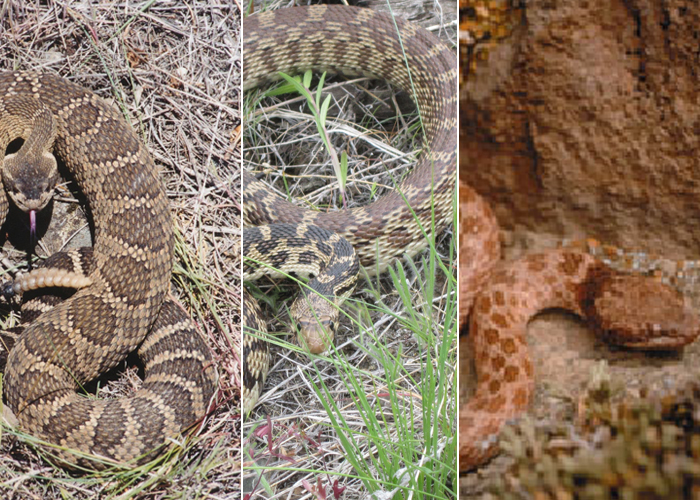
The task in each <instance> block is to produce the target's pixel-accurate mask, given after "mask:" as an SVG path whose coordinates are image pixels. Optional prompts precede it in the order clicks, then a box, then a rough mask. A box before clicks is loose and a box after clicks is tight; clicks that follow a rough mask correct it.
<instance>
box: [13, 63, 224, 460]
mask: <svg viewBox="0 0 700 500" xmlns="http://www.w3.org/2000/svg"><path fill="white" fill-rule="evenodd" d="M51 122H53V123H52V124H51ZM47 124H48V125H47ZM17 138H21V139H23V141H24V143H23V145H22V146H21V148H20V150H19V152H18V153H17V154H16V155H13V157H9V158H8V157H6V158H5V160H4V163H3V170H2V180H3V184H4V188H5V189H4V190H3V191H2V192H3V193H4V191H5V190H7V192H8V194H9V195H10V197H11V198H12V199H13V200H14V201H15V203H16V204H17V205H18V206H20V208H25V209H26V208H37V204H36V203H35V202H34V201H32V200H31V198H38V197H39V196H40V195H39V194H38V193H40V192H42V191H46V190H48V192H49V197H50V192H51V190H52V189H53V186H52V182H55V179H56V178H57V173H56V171H55V170H52V169H51V168H50V167H40V166H36V165H39V164H42V163H41V161H38V162H37V163H32V162H31V160H32V158H31V157H32V156H35V157H38V158H39V160H41V159H42V158H43V159H46V158H49V159H50V158H51V157H52V155H55V156H57V157H59V158H60V159H61V160H62V161H63V163H64V164H65V166H66V168H67V170H68V171H69V172H70V174H71V175H72V176H73V177H74V179H75V180H76V182H77V184H78V186H79V188H80V189H81V190H82V192H83V193H84V194H85V197H86V199H87V200H88V204H89V207H90V212H91V214H92V218H93V221H94V227H95V231H94V247H93V249H92V252H91V264H90V268H89V269H87V270H86V271H85V272H86V273H87V274H88V278H89V282H90V283H91V284H90V285H89V286H85V287H84V288H81V289H80V290H78V291H77V292H76V293H75V294H74V295H73V296H72V297H71V298H69V299H67V300H66V301H64V302H62V303H60V304H58V305H57V306H56V307H54V308H53V309H51V310H49V311H47V312H45V313H44V314H42V315H41V316H40V317H39V318H38V319H36V320H35V321H33V322H32V323H31V324H29V325H28V326H27V327H26V328H25V329H24V331H23V333H22V334H21V335H20V336H19V337H18V338H17V340H16V342H15V345H14V347H13V348H12V349H11V350H10V352H9V355H8V359H7V367H6V372H5V378H4V394H5V396H6V400H7V403H8V405H9V406H10V408H11V409H12V410H13V411H14V413H15V415H16V416H17V418H18V420H19V423H20V426H21V427H22V429H24V430H25V431H28V432H29V433H31V434H33V435H35V436H37V437H39V438H41V439H44V440H46V441H49V442H51V443H55V444H57V445H60V446H62V447H66V448H69V449H72V450H78V451H79V452H82V453H84V454H88V455H91V456H97V457H100V458H101V459H104V460H107V461H109V462H118V463H123V462H127V461H132V463H135V462H143V461H145V460H147V459H150V458H152V457H153V456H154V454H155V453H154V452H157V450H159V449H161V448H162V445H163V444H164V442H165V441H166V439H167V438H168V437H170V436H176V435H178V434H179V433H180V432H182V431H183V430H185V429H186V428H187V427H189V426H191V425H193V424H194V423H196V422H197V421H198V420H200V419H201V418H202V417H203V416H204V415H205V413H206V410H207V408H208V405H209V402H210V399H211V398H212V395H213V393H214V389H215V386H216V383H215V380H216V378H215V377H216V374H215V369H214V368H213V366H212V363H211V356H210V354H209V350H208V348H207V346H206V345H205V344H204V342H203V341H202V340H201V339H200V338H199V336H198V334H197V332H196V331H195V329H194V326H193V325H192V323H191V321H190V320H189V318H188V317H187V316H186V315H185V314H184V311H182V310H181V308H180V307H179V306H178V305H177V304H175V303H174V302H173V301H172V300H170V299H168V298H167V293H168V290H169V283H170V274H171V266H172V259H173V244H174V239H173V228H172V219H171V215H170V212H169V209H168V201H167V198H166V196H165V192H164V189H163V185H162V182H161V180H160V179H159V177H158V173H157V170H156V168H155V165H154V164H153V161H152V159H151V158H150V156H149V154H148V152H147V151H146V149H145V147H144V146H143V145H142V144H141V142H140V141H139V140H138V138H137V137H136V135H135V134H134V132H133V131H132V129H131V128H130V127H129V125H128V124H127V123H126V122H125V121H124V119H123V117H122V116H120V114H119V112H118V111H117V110H116V109H115V108H113V107H112V106H110V105H108V104H107V103H106V102H104V101H103V100H102V99H100V98H99V97H98V96H96V95H95V94H93V93H91V92H88V91H86V90H85V89H83V88H81V87H79V86H77V85H75V84H73V83H71V82H69V81H67V80H64V79H62V78H60V77H57V76H54V75H51V74H44V73H20V72H5V73H0V147H2V151H3V152H4V151H6V149H7V146H8V144H9V143H10V142H11V141H14V140H15V139H17ZM24 157H26V158H24ZM18 158H19V160H21V161H19V163H22V162H24V160H25V159H26V160H27V161H26V162H25V167H24V168H23V169H22V168H18V167H16V166H13V165H15V164H16V163H17V160H18ZM8 160H12V161H8ZM13 161H14V162H15V163H13ZM50 163H51V161H49V162H48V164H49V165H50ZM53 163H54V169H55V161H54V162H53ZM26 165H29V166H26ZM32 165H34V166H32ZM41 196H45V195H41ZM38 204H39V205H41V203H38ZM38 208H41V207H40V206H38ZM7 212H8V200H7V199H6V197H5V196H4V194H3V195H0V220H4V219H5V217H6V215H7ZM73 271H75V270H72V271H71V272H73ZM144 339H146V340H145V341H144ZM137 349H138V351H137V352H138V354H139V357H140V358H141V361H142V362H143V364H144V373H145V378H144V381H143V384H142V386H141V388H140V389H139V390H137V391H136V392H135V393H133V394H132V395H130V396H128V397H125V398H121V399H110V400H95V399H89V398H85V397H82V396H81V395H79V394H78V393H77V389H78V387H80V386H82V385H83V384H84V383H86V382H88V381H90V380H93V379H95V378H96V377H98V376H99V375H101V374H102V373H104V372H106V371H107V370H109V369H111V368H113V367H114V366H116V365H117V364H118V363H119V362H121V361H122V360H123V359H124V358H125V357H126V356H127V354H129V353H130V352H132V351H134V350H137ZM58 455H59V459H60V461H62V462H63V463H65V464H68V465H75V464H77V465H80V466H87V467H92V468H95V467H97V468H101V467H102V466H104V464H102V465H100V464H99V463H95V462H92V461H88V460H85V459H82V458H78V457H77V456H75V455H73V454H72V453H68V452H58Z"/></svg>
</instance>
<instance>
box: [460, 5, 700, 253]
mask: <svg viewBox="0 0 700 500" xmlns="http://www.w3.org/2000/svg"><path fill="white" fill-rule="evenodd" d="M467 3H479V2H467ZM513 12H514V14H513V15H511V17H510V19H511V20H514V21H513V23H514V24H513V26H512V27H511V28H510V29H509V30H508V31H507V32H508V33H509V34H510V36H509V37H508V38H507V39H505V40H503V41H499V43H498V46H497V47H495V48H494V49H492V50H490V51H489V58H488V61H487V62H486V63H485V64H482V63H479V64H477V65H476V66H477V70H476V71H475V72H474V71H472V72H471V74H469V75H467V77H466V81H465V82H463V85H462V89H461V92H462V102H461V110H460V112H461V118H460V119H461V135H460V176H462V178H463V179H465V180H467V182H469V183H470V184H471V185H472V186H473V187H474V188H475V189H476V190H477V191H478V192H479V193H481V194H482V195H484V196H486V197H487V199H488V200H489V201H490V202H491V203H492V205H493V207H494V210H495V212H496V214H497V217H498V219H499V222H500V224H501V225H502V227H503V228H504V230H505V231H506V232H507V233H509V236H510V237H512V238H513V239H512V240H510V242H511V243H514V242H515V243H516V244H517V241H519V240H521V239H528V238H529V236H528V235H529V234H530V233H531V232H534V231H536V232H537V233H538V234H539V235H542V234H546V235H549V236H551V237H552V238H553V239H554V240H557V239H562V238H581V237H584V236H591V237H594V238H597V239H598V240H600V241H603V242H605V243H608V244H612V245H618V246H621V247H625V248H634V249H644V250H646V251H653V252H656V253H659V254H662V255H665V256H666V257H672V258H685V259H687V258H697V257H698V255H700V250H699V249H700V232H698V231H695V230H694V229H695V228H696V227H697V221H698V217H699V216H700V202H699V200H700V168H698V152H699V150H700V134H699V132H700V98H699V92H698V90H699V87H698V71H699V70H700V64H699V63H698V43H699V42H698V39H699V38H700V29H699V28H698V26H700V8H699V7H698V5H697V4H696V3H695V2H691V1H684V0H669V1H665V2H659V1H653V0H630V1H624V2H623V1H618V0H615V1H612V2H610V1H603V0H598V1H587V2H579V1H577V0H568V1H567V0H564V1H557V2H533V3H528V4H527V7H526V8H522V7H521V8H518V9H517V10H514V11H513ZM547 243H549V242H547ZM525 245H526V246H530V245H529V244H525ZM545 246H546V245H545Z"/></svg>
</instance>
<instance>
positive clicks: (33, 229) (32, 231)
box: [29, 210, 36, 248]
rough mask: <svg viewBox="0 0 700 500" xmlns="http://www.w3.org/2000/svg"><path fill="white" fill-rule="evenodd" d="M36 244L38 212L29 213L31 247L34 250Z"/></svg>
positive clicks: (31, 211)
mask: <svg viewBox="0 0 700 500" xmlns="http://www.w3.org/2000/svg"><path fill="white" fill-rule="evenodd" d="M35 244H36V210H30V211H29V245H30V246H31V247H32V248H34V245H35Z"/></svg>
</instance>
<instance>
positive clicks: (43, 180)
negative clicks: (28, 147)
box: [2, 152, 58, 212]
mask: <svg viewBox="0 0 700 500" xmlns="http://www.w3.org/2000/svg"><path fill="white" fill-rule="evenodd" d="M2 180H3V183H4V184H5V189H6V190H7V193H8V194H9V196H10V198H12V201H14V202H15V205H17V207H19V208H20V209H21V210H22V211H24V212H32V211H34V212H36V211H39V210H41V209H42V208H44V207H45V206H46V204H47V203H48V202H49V201H50V200H51V196H52V195H53V189H54V187H55V186H56V182H57V181H58V168H57V166H56V158H55V157H54V156H53V155H52V154H51V153H48V152H44V154H43V155H41V156H38V157H36V158H33V159H31V160H30V159H29V158H28V156H27V155H24V154H22V153H15V154H9V155H7V156H5V159H4V160H3V162H2Z"/></svg>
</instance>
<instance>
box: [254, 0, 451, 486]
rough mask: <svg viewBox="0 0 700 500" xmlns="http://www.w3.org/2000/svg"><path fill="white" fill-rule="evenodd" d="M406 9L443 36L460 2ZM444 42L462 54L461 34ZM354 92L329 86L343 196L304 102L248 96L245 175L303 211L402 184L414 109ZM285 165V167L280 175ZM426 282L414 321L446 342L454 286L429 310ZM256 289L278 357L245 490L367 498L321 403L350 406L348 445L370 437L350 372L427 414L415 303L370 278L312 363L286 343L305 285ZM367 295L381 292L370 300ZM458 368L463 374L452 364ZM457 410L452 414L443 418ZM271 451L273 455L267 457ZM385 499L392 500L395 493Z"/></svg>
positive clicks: (445, 256) (420, 278)
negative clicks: (397, 369)
mask: <svg viewBox="0 0 700 500" xmlns="http://www.w3.org/2000/svg"><path fill="white" fill-rule="evenodd" d="M289 3H290V2H265V7H266V9H273V8H283V7H286V6H288V5H289ZM398 3H400V2H392V7H393V9H394V12H395V14H396V15H402V14H401V13H400V12H397V5H396V4H398ZM370 4H372V5H371V7H372V8H382V7H383V9H384V10H386V3H385V2H382V1H375V2H370ZM402 4H403V5H402V8H403V9H408V12H410V13H411V15H415V14H416V12H422V13H423V14H424V16H422V17H421V16H420V15H419V16H418V18H417V20H418V21H419V22H420V24H422V25H423V26H424V27H435V26H437V27H439V26H441V22H440V18H439V16H440V15H443V16H444V19H443V22H444V23H446V24H448V25H449V23H447V20H449V19H456V4H455V5H453V6H450V5H448V4H449V2H441V3H435V4H434V5H432V6H430V7H432V10H430V7H425V6H424V5H423V4H419V3H417V2H402ZM256 8H259V6H257V7H256ZM424 8H426V9H428V12H426V11H424V10H423V9H424ZM442 26H443V27H444V24H443V25H442ZM450 26H451V25H450ZM454 26H455V27H456V24H455V25H454ZM440 33H441V34H442V38H443V39H444V40H451V43H452V44H453V46H454V44H455V40H456V31H455V30H454V29H450V28H448V29H447V30H446V31H444V30H441V31H440ZM345 83H346V82H345V81H343V80H342V79H332V80H330V81H329V82H328V83H326V85H325V86H324V87H325V88H326V90H328V91H330V93H331V94H332V96H333V98H332V104H331V110H330V111H329V123H328V124H327V128H328V129H329V130H332V131H333V132H332V133H331V139H332V141H333V143H334V146H335V147H336V150H337V151H343V150H345V151H347V152H348V156H349V162H350V167H349V169H348V170H349V172H350V174H349V176H348V183H347V188H346V189H347V192H346V195H345V196H342V195H340V193H339V190H338V188H337V185H338V183H337V181H336V180H335V177H334V174H333V170H332V168H331V167H330V165H329V162H328V155H327V153H326V152H325V151H324V148H323V144H322V142H321V140H320V138H319V136H318V133H317V131H316V125H315V123H314V121H313V119H311V117H310V114H309V113H308V109H307V108H306V104H305V102H304V101H303V100H302V99H301V98H295V97H294V96H293V95H292V96H290V95H285V96H282V97H280V98H275V99H274V100H273V99H266V100H265V101H263V103H262V104H258V103H257V102H256V98H255V96H253V95H251V94H254V93H250V94H248V95H246V97H245V98H246V100H249V101H250V102H249V103H247V104H244V109H246V108H247V109H248V110H250V111H245V112H246V113H248V114H246V115H245V116H246V121H247V123H246V130H245V132H244V151H245V154H244V168H246V169H248V170H250V171H253V172H255V173H263V174H264V176H263V179H264V180H265V182H267V183H268V184H269V185H270V186H271V188H272V189H274V190H276V191H277V192H278V193H279V194H280V195H281V196H283V197H289V198H292V199H296V200H303V203H304V204H305V205H308V206H311V207H316V208H317V209H319V210H327V209H332V210H336V209H342V208H343V206H347V207H352V206H358V205H366V204H367V203H368V202H369V201H371V200H372V199H375V198H376V196H377V194H378V193H381V191H382V190H383V189H384V188H386V187H387V186H393V185H394V183H395V182H396V181H397V180H400V179H401V178H402V177H403V176H404V175H406V173H407V172H409V171H410V169H411V168H412V167H413V165H414V164H415V159H416V157H415V152H416V151H417V150H418V149H419V148H420V146H421V137H422V136H421V133H420V128H419V125H418V123H417V119H416V116H415V108H414V107H413V106H412V105H411V104H410V102H409V101H410V99H409V96H408V95H407V94H404V93H401V94H398V95H397V93H396V90H395V89H392V88H390V87H388V86H387V85H385V84H377V82H368V81H367V80H366V79H362V80H356V81H355V80H354V81H353V82H352V83H353V84H351V85H347V84H345ZM249 117H250V118H249ZM358 136H361V138H358ZM380 150H381V151H380ZM278 165H285V166H286V168H285V169H284V170H283V169H282V168H280V167H278ZM452 244H453V243H452V235H451V231H447V232H445V233H444V234H442V235H441V236H440V238H439V239H438V241H437V245H436V248H437V258H438V259H440V260H441V261H442V262H443V263H444V265H445V266H447V268H448V269H449V268H450V266H453V264H454V263H453V262H452V261H451V260H450V249H451V246H452ZM407 269H408V266H407ZM452 269H453V268H452ZM428 272H429V270H428V269H427V268H426V267H425V266H424V263H423V262H419V261H418V260H416V269H415V270H408V271H407V280H406V281H407V286H406V288H407V290H408V294H409V296H410V299H409V303H411V304H413V306H414V307H415V311H426V310H430V311H433V313H434V323H433V325H432V326H431V327H430V328H431V330H430V331H426V332H423V333H424V334H425V335H426V336H428V337H430V336H439V335H440V334H441V332H440V331H439V330H440V325H441V324H443V322H444V321H445V319H444V315H445V311H446V308H447V307H449V306H448V304H450V303H451V302H450V301H453V300H454V297H452V296H451V295H448V294H447V285H446V283H445V280H444V279H443V280H438V282H437V283H435V285H434V289H435V291H434V297H433V300H432V303H430V304H426V299H425V293H424V291H423V290H422V287H423V286H424V285H425V283H426V282H427V280H426V274H427V273H428ZM256 287H259V288H260V293H259V295H260V296H262V295H265V296H266V297H265V298H266V302H268V307H266V310H267V314H268V318H269V319H270V321H268V326H269V327H270V328H271V330H272V331H273V332H272V335H271V337H270V339H271V341H272V342H273V343H274V344H276V346H273V349H272V351H273V366H272V368H271V373H270V376H269V377H268V381H267V384H266V391H265V393H264V395H263V397H262V399H261V403H260V404H259V405H258V406H257V407H256V409H255V410H254V411H253V413H252V414H251V416H250V418H248V419H246V422H245V423H244V425H243V436H244V442H243V451H244V455H245V457H244V458H245V462H244V492H253V491H254V492H255V494H253V495H252V497H251V498H310V499H313V498H324V497H323V496H321V494H320V493H319V490H323V491H325V494H327V495H328V498H336V497H335V496H334V494H335V493H334V489H333V485H334V483H336V481H337V483H336V488H345V491H344V493H343V496H342V498H369V497H370V496H369V493H368V489H367V487H366V484H365V483H363V482H362V480H361V479H360V478H359V477H358V476H359V475H360V473H359V471H357V470H356V469H354V468H353V467H352V465H351V464H350V463H349V462H348V461H347V459H346V458H347V450H345V449H344V447H343V444H342V436H341V435H340V434H341V433H339V432H338V428H337V427H338V424H337V423H334V421H333V418H334V417H333V416H332V415H331V414H329V412H328V411H327V408H325V407H324V404H323V403H324V399H325V400H326V402H327V401H328V400H329V399H332V400H333V401H334V402H335V403H336V404H337V405H338V406H339V407H340V408H341V411H342V414H343V417H344V418H345V422H346V423H347V424H348V426H349V429H348V432H347V433H346V437H347V434H352V433H355V432H357V433H368V432H369V431H368V429H367V427H366V422H365V421H363V417H362V409H361V408H358V407H357V404H356V402H354V401H353V399H352V398H351V394H352V393H353V391H352V390H351V389H349V388H348V381H347V378H346V374H347V371H350V372H352V373H353V376H354V377H356V378H357V380H358V381H359V384H360V387H361V389H360V392H363V393H364V394H365V395H367V397H368V398H370V399H372V400H373V401H376V400H381V399H382V398H387V396H386V394H385V391H387V390H388V389H387V385H385V384H387V383H388V384H391V383H393V382H397V383H398V384H399V386H400V387H401V391H402V392H403V396H405V398H404V401H403V402H404V403H405V404H406V408H407V411H409V412H410V411H415V412H416V414H420V409H421V406H422V405H424V401H422V398H423V396H424V392H423V391H422V389H423V387H421V386H422V384H423V383H424V380H425V378H426V366H425V362H426V357H425V349H426V344H424V343H422V340H423V339H422V338H421V337H420V335H417V334H416V333H415V332H414V331H412V329H411V328H409V327H407V325H406V324H405V322H404V321H403V320H404V319H405V318H407V317H410V316H411V314H412V312H411V311H409V310H407V307H406V301H405V300H403V299H402V297H401V295H400V293H399V292H397V287H396V286H395V285H394V283H393V282H392V280H391V278H390V277H389V276H388V275H384V276H382V277H380V278H379V279H377V278H372V279H371V282H366V281H361V282H360V283H359V285H358V289H357V291H356V292H355V293H354V295H353V296H352V298H351V299H350V300H349V301H348V302H346V304H345V305H344V306H343V310H344V311H345V312H346V313H348V317H346V318H345V319H344V320H343V321H342V323H341V325H340V328H339V331H338V333H337V334H336V339H335V345H336V352H334V353H332V354H330V355H329V356H327V357H324V358H314V359H310V358H309V356H308V355H306V354H305V353H303V352H299V348H298V347H297V346H296V343H297V342H296V340H295V339H294V337H293V336H289V335H288V333H289V332H290V331H291V327H290V326H289V325H290V323H291V322H290V319H289V316H288V312H287V311H288V307H289V306H290V305H291V300H293V298H294V296H295V295H296V290H297V286H296V285H295V284H294V283H289V282H283V283H270V282H266V280H260V281H259V282H257V283H256ZM370 288H373V289H374V290H375V291H373V292H372V291H368V290H369V289H370ZM447 310H449V309H447ZM419 314H422V313H419ZM450 348H451V354H452V355H453V357H451V358H450V359H452V360H453V361H454V360H456V343H455V344H453V345H451V346H450ZM386 353H391V354H392V355H395V356H397V359H396V361H397V362H398V363H400V364H401V367H402V369H401V374H402V378H401V380H398V381H395V380H392V381H387V377H390V375H389V374H388V373H387V363H386V360H385V359H382V356H384V355H385V354H386ZM431 362H434V363H435V362H437V359H432V361H431ZM450 370H452V371H451V373H452V374H454V371H453V370H454V366H452V367H451V368H450ZM321 383H322V384H324V385H325V386H326V388H327V393H326V396H327V397H326V396H322V395H320V394H319V393H318V392H317V391H316V390H315V389H314V385H319V384H321ZM450 383H451V382H450ZM407 395H410V396H407ZM387 399H388V398H387ZM450 404H454V401H452V402H451V403H450ZM380 406H381V404H380ZM452 410H453V408H450V409H445V412H449V411H452ZM382 412H383V414H382V415H378V418H380V419H381V418H388V419H389V420H388V421H387V433H386V436H387V437H388V440H389V441H391V440H394V441H396V440H398V439H404V438H402V437H400V436H402V434H401V431H400V429H398V427H400V426H397V425H396V422H393V421H392V420H393V417H392V416H391V408H390V405H389V404H388V402H387V404H386V405H385V406H384V407H383V409H382ZM268 424H271V425H268ZM414 424H415V427H416V436H417V437H416V439H417V440H418V442H420V440H421V439H423V438H425V439H427V436H423V434H422V431H421V430H420V428H421V424H422V420H421V418H417V420H416V421H415V422H414ZM453 431H454V428H453V430H452V432H453ZM268 443H271V446H269V447H268ZM379 445H380V443H374V442H373V441H372V439H367V440H365V441H364V442H363V443H362V444H361V445H360V453H362V454H364V456H365V458H366V460H367V462H368V463H370V462H371V460H370V458H369V457H370V456H371V455H376V454H377V449H376V447H375V446H379ZM455 468H456V464H455ZM245 469H248V470H245ZM370 469H371V470H372V471H373V472H371V474H374V475H375V477H381V476H382V474H381V471H377V470H376V467H375V466H374V465H372V466H371V467H370ZM453 477H454V476H453ZM396 479H397V480H398V478H396ZM336 491H337V490H336ZM428 493H430V492H428ZM384 494H386V495H389V488H387V489H386V491H385V493H384ZM373 498H393V496H391V495H390V496H376V497H373ZM396 498H401V495H400V494H399V495H398V496H397V497H396Z"/></svg>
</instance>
